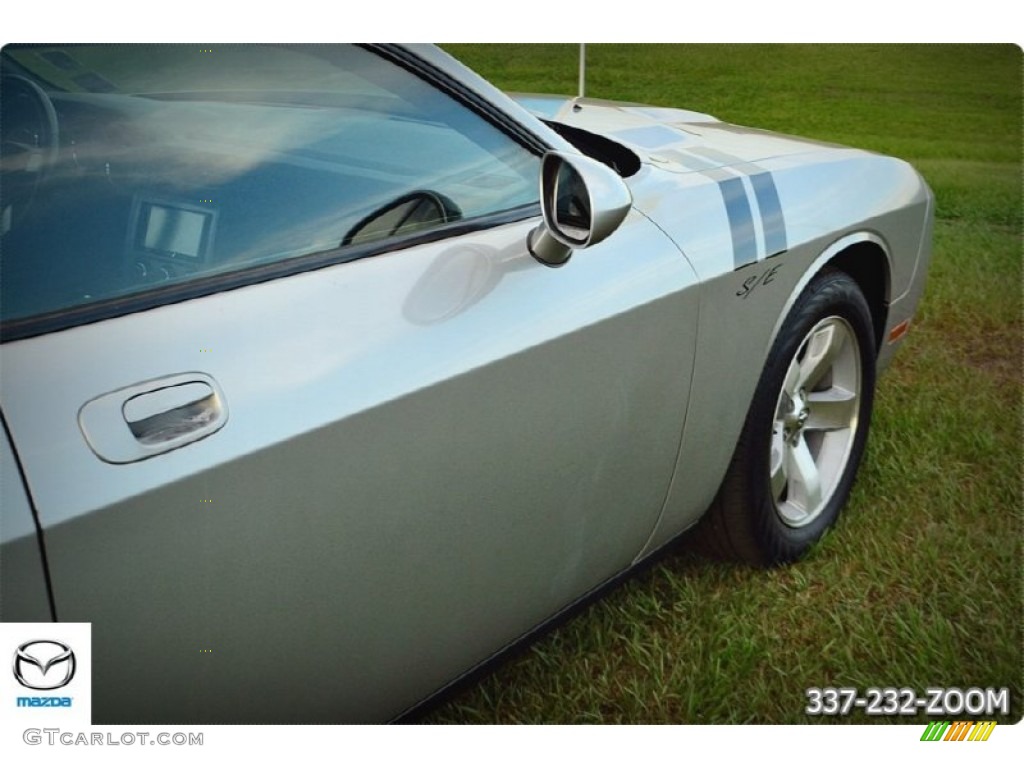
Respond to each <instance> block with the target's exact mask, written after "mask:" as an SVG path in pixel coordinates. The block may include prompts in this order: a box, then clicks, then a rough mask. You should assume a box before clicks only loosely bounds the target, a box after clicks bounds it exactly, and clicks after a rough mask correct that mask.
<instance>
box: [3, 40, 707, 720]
mask: <svg viewBox="0 0 1024 768" xmlns="http://www.w3.org/2000/svg"><path fill="white" fill-rule="evenodd" d="M170 49H175V50H170ZM42 53H48V54H49V59H48V60H49V61H51V62H52V61H55V60H60V61H63V60H62V59H60V58H59V57H58V56H57V52H55V51H51V50H49V49H47V50H44V51H42ZM64 53H65V55H67V56H68V57H69V58H70V59H71V60H72V61H73V62H74V65H75V66H77V67H80V68H81V69H83V70H89V72H90V74H91V75H93V78H92V79H91V80H88V81H87V82H90V83H96V82H98V81H97V78H99V79H101V80H103V81H105V82H108V83H113V84H117V83H118V75H120V76H121V77H122V78H123V79H124V80H128V79H130V78H131V77H138V78H139V79H140V80H146V83H145V84H144V86H134V87H133V88H129V87H125V88H124V91H123V92H117V91H111V89H110V88H106V87H104V88H103V89H93V90H88V89H85V90H81V89H80V90H74V88H73V87H72V86H69V85H67V84H66V83H65V84H64V85H63V87H62V81H59V80H55V81H50V80H45V79H44V78H42V76H40V77H39V80H40V82H41V83H42V84H41V86H40V87H41V89H42V90H44V91H45V92H48V93H49V94H50V101H52V103H53V105H54V113H55V114H56V115H57V119H58V120H59V121H61V123H62V124H61V127H62V128H63V129H64V130H62V131H61V136H68V137H73V140H74V141H75V145H74V146H75V150H74V151H73V152H71V151H69V149H68V146H67V145H65V144H63V143H62V144H61V145H60V146H59V148H58V149H57V150H56V152H57V157H56V159H55V160H54V161H53V162H52V163H51V164H50V165H49V167H48V169H47V172H46V174H45V177H42V176H43V175H42V174H41V178H38V179H29V180H27V181H26V180H25V179H22V181H23V182H24V183H26V184H30V185H31V186H32V187H33V189H32V197H31V199H30V201H29V202H28V203H25V202H23V201H21V200H15V201H14V202H13V203H12V202H11V200H10V199H8V200H7V201H5V203H4V204H5V205H6V206H9V207H12V214H11V216H10V218H11V221H12V222H13V223H12V224H11V226H10V227H9V228H8V231H6V232H5V235H4V237H5V246H6V247H7V248H8V251H7V254H8V255H5V259H4V264H3V267H4V277H5V278H7V286H8V291H9V293H8V294H7V295H8V296H10V297H13V298H11V301H5V306H6V307H10V311H11V312H14V313H21V314H20V315H18V314H15V316H13V317H8V318H7V320H8V322H7V325H6V332H5V343H4V344H3V347H2V364H3V369H2V370H3V375H2V379H0V403H2V408H3V414H4V417H5V419H6V420H7V423H8V426H9V430H10V435H11V440H12V443H13V445H14V447H15V449H16V450H17V453H18V456H19V458H20V460H21V464H22V466H23V469H24V476H25V479H26V484H27V487H28V491H29V494H30V496H31V499H32V503H33V504H34V506H35V509H36V512H37V515H38V519H39V521H40V524H41V527H42V531H43V539H44V541H45V548H46V557H47V562H48V565H49V575H50V581H51V587H52V592H53V599H54V603H55V609H56V614H57V619H58V620H60V621H90V622H92V627H93V656H94V670H93V697H94V700H93V713H94V718H95V720H96V721H97V722H125V723H129V722H131V723H138V722H157V723H158V722H210V723H215V722H354V721H368V720H370V721H372V720H379V719H386V718H389V717H393V716H395V715H397V714H399V713H401V712H402V711H403V710H404V709H406V708H408V707H410V706H412V705H414V704H415V703H416V702H417V701H419V700H420V699H421V698H422V697H423V696H425V695H427V694H429V693H430V692H431V691H434V690H436V689H438V688H440V687H441V686H443V685H444V684H445V683H447V682H449V681H450V680H452V679H453V678H455V677H456V676H458V675H459V674H461V673H463V672H465V671H466V670H468V669H469V668H471V667H472V666H473V665H475V664H477V663H479V662H481V661H483V660H485V659H486V658H487V657H488V656H490V655H491V654H493V653H494V652H496V651H497V650H499V649H500V648H501V647H503V646H505V645H507V644H508V643H510V642H512V641H514V640H515V639H516V638H517V637H519V636H521V635H522V634H523V633H524V632H526V631H528V630H529V629H530V628H531V627H533V626H535V625H537V624H538V623H539V622H541V621H543V620H544V619H545V618H547V617H550V616H551V615H552V614H554V613H556V612H557V611H559V610H560V609H562V608H564V607H565V606H567V605H568V604H570V603H571V602H572V601H573V600H575V599H576V598H578V597H579V596H580V595H582V594H584V593H585V592H586V591H588V590H590V589H592V588H594V587H595V586H596V585H598V584H600V583H601V582H602V581H604V580H606V579H607V578H609V577H610V576H612V575H614V574H615V573H616V572H618V571H620V570H622V569H623V568H625V567H627V566H628V565H629V564H630V563H631V562H632V561H633V559H634V558H635V557H636V556H637V555H638V553H639V552H640V551H641V550H642V549H643V546H644V543H645V541H646V540H647V538H648V536H649V535H650V533H651V531H652V530H653V528H654V525H655V523H656V520H657V518H658V515H659V513H660V509H661V505H662V502H663V499H664V497H665V494H666V490H667V487H668V483H669V480H670V478H671V472H672V467H673V466H674V463H675V459H676V452H677V450H678V445H679V439H680V433H681V427H682V422H683V417H684V414H685V409H686V401H687V395H688V382H689V377H690V368H691V365H692V359H693V343H694V332H695V328H696V306H697V305H696V295H695V290H693V285H694V280H695V278H694V274H693V272H692V270H691V269H690V268H689V266H688V265H687V263H686V261H685V260H684V259H683V258H682V256H681V254H680V253H679V252H678V250H677V249H676V248H675V247H673V246H672V245H671V243H670V242H669V241H668V240H667V239H666V238H665V237H664V236H663V234H662V233H661V232H660V230H658V229H657V228H656V227H655V226H654V225H652V224H651V223H650V222H649V221H648V220H647V219H645V218H644V217H643V216H641V215H640V214H638V213H636V212H631V213H630V214H629V216H628V218H627V219H626V221H625V222H624V224H623V225H622V226H621V228H620V230H619V231H618V232H616V233H615V234H614V235H613V236H612V237H611V238H609V239H608V240H607V241H605V242H604V243H601V244H599V245H597V246H594V247H593V248H591V249H588V250H587V251H585V252H580V253H579V254H577V255H576V256H575V257H574V258H573V259H572V260H571V261H570V263H569V264H568V265H566V266H565V267H563V268H561V269H551V268H549V267H546V266H544V265H542V264H540V263H538V262H537V261H535V260H534V259H533V258H532V257H531V256H530V254H529V252H528V251H527V248H526V243H527V235H528V233H529V232H530V230H531V229H532V228H534V227H535V226H536V225H537V223H538V221H539V219H538V215H537V207H536V203H535V198H536V167H537V164H538V163H539V157H538V156H537V152H536V149H535V148H532V147H524V146H523V142H522V140H521V138H517V137H515V136H513V135H511V133H510V132H509V130H508V128H507V127H506V126H504V125H502V124H500V121H497V123H498V124H496V121H494V120H493V119H485V118H484V117H483V116H482V115H481V114H479V113H477V112H475V111H474V110H473V109H471V108H470V107H469V106H467V105H466V103H464V101H462V100H459V99H456V98H453V97H452V96H450V95H448V94H447V93H446V92H445V89H444V88H443V87H442V84H439V83H438V82H437V81H436V80H435V81H430V82H428V81H427V80H425V79H423V78H422V77H421V73H418V72H416V71H415V67H414V66H410V65H409V64H408V63H406V65H405V66H404V67H400V66H397V65H396V64H395V63H393V62H391V61H387V60H385V59H384V58H381V57H380V56H378V55H376V53H374V52H371V51H368V50H361V49H357V50H356V52H355V54H354V55H350V54H345V56H344V57H341V58H337V59H336V58H332V57H333V54H332V53H329V54H325V53H324V52H323V50H321V49H319V48H318V49H317V50H314V51H310V50H307V49H292V48H288V49H284V50H283V52H282V51H281V50H277V49H274V50H269V51H265V50H263V49H260V50H258V51H254V50H253V49H251V48H245V49H244V50H243V49H242V48H239V49H237V50H232V51H231V52H230V55H227V54H225V55H224V56H223V58H222V60H221V61H220V64H219V66H221V67H222V68H223V69H222V70H221V71H219V72H218V73H217V75H216V77H215V78H214V80H216V82H215V83H213V84H211V83H210V82H209V81H208V80H202V81H201V82H200V81H199V80H197V79H196V78H198V75H197V74H196V73H197V72H201V71H202V70H201V69H200V64H199V63H197V56H196V55H195V53H194V52H191V51H187V50H184V49H183V48H182V49H181V50H178V47H175V46H170V47H166V46H164V47H161V50H159V51H156V52H152V51H146V50H141V51H140V50H138V49H132V50H129V52H127V53H125V52H121V53H120V54H117V52H108V55H109V56H110V57H115V54H116V55H121V56H127V57H128V59H129V61H128V62H127V63H128V64H132V65H133V66H134V67H136V68H138V69H141V70H142V72H141V74H138V73H135V70H132V71H131V72H129V69H128V66H127V64H124V65H123V68H122V69H119V67H121V66H122V65H119V64H117V63H116V62H115V63H111V61H112V60H113V58H100V57H97V56H96V53H95V51H78V50H72V51H64ZM35 55H37V57H38V56H39V55H40V52H39V51H35ZM154 56H158V57H165V58H162V59H160V64H161V65H163V66H164V70H163V72H164V74H163V75H161V74H160V71H158V69H159V68H158V67H157V66H156V65H147V64H146V62H147V61H150V62H152V57H154ZM267 57H276V58H275V59H274V66H273V67H271V66H269V64H267V62H266V59H267ZM43 58H44V59H46V57H45V56H44V57H43ZM353 61H356V63H355V64H352V62H353ZM260 62H262V63H263V66H261V65H260ZM15 65H17V66H18V67H19V69H18V72H19V76H23V77H25V78H29V79H30V77H31V75H32V74H33V69H32V66H33V65H32V62H31V61H30V57H28V56H22V57H21V58H19V59H17V60H16V62H15V64H12V65H11V66H12V67H13V66H15ZM39 66H40V68H42V65H39ZM147 66H150V69H148V70H147ZM289 68H290V69H289ZM168 72H169V73H170V74H167V73H168ZM353 72H355V73H356V74H357V75H358V78H356V79H355V80H353V77H354V76H353V75H352V73H353ZM268 73H269V74H268ZM300 75H301V77H300ZM314 75H315V77H314ZM161 77H164V78H165V79H167V80H171V81H173V82H158V81H160V78H161ZM317 77H318V78H320V79H319V80H317V79H316V78H317ZM147 78H148V79H147ZM260 78H266V79H268V80H273V83H267V82H264V81H263V80H261V79H260ZM289 79H293V80H295V81H301V82H302V83H303V87H304V90H303V91H302V92H301V93H299V91H298V90H292V91H288V90H286V89H285V86H286V85H287V84H288V81H289ZM438 79H442V80H443V78H438ZM193 81H195V82H193ZM239 83H243V84H244V85H245V87H244V88H242V87H241V85H240V84H239ZM311 83H312V84H311ZM353 83H355V85H353ZM143 87H144V88H146V89H148V90H146V91H145V95H144V96H143V97H140V96H139V95H138V93H137V92H136V91H137V90H139V89H142V88H143ZM161 89H162V90H161ZM318 89H319V90H318ZM375 89H377V90H375ZM378 90H379V91H380V92H378ZM243 91H244V93H243ZM240 93H241V94H242V95H241V96H240V95H239V94H240ZM339 94H343V95H345V96H346V97H348V98H355V97H353V96H352V94H356V96H358V99H360V101H359V112H358V115H355V114H353V112H352V111H351V109H350V106H349V105H348V104H347V103H342V101H340V99H341V96H340V95H339ZM203 121H205V123H204V122H203ZM204 126H205V127H204ZM132 140H134V141H136V142H138V143H136V144H131V143H130V142H131V141H132ZM126 142H129V143H127V144H126ZM73 155H74V156H73ZM75 174H78V175H77V176H76V175H75ZM108 185H109V186H108ZM19 206H21V207H20V209H19ZM56 222H59V226H58V225H57V224H56ZM33 227H36V228H37V229H38V230H39V231H38V232H37V231H36V230H34V229H33ZM55 229H56V230H58V231H57V232H56V233H55V232H54V230H55ZM43 254H45V255H46V258H42V256H43ZM83 262H85V263H84V264H83ZM43 282H45V284H44V285H40V283H43ZM11 302H13V307H12V306H11ZM12 329H13V330H12Z"/></svg>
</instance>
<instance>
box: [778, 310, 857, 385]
mask: <svg viewBox="0 0 1024 768" xmlns="http://www.w3.org/2000/svg"><path fill="white" fill-rule="evenodd" d="M845 341H846V334H845V333H844V332H843V330H842V327H841V326H839V325H838V324H836V323H829V324H828V325H825V326H822V327H821V328H819V329H818V330H817V331H815V332H814V335H812V336H811V338H810V339H808V340H807V353H806V354H805V355H804V359H803V360H802V361H801V362H800V374H799V377H798V379H799V381H798V386H799V387H801V388H803V389H807V390H810V389H812V388H813V387H814V385H815V384H817V383H818V382H819V381H821V380H822V378H824V376H825V374H826V373H828V371H829V369H830V368H831V367H832V363H833V361H834V360H835V359H836V357H838V355H839V353H840V352H841V351H842V349H843V342H845ZM787 379H788V374H787Z"/></svg>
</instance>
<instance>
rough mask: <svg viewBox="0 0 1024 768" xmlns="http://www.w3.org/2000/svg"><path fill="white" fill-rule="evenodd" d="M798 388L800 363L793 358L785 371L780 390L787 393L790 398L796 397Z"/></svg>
mask: <svg viewBox="0 0 1024 768" xmlns="http://www.w3.org/2000/svg"><path fill="white" fill-rule="evenodd" d="M799 388H800V363H799V362H798V361H797V360H796V359H795V358H794V359H793V362H791V363H790V364H789V370H788V371H786V380H785V381H783V382H782V391H783V392H785V393H786V394H787V395H789V397H790V399H793V398H795V397H796V393H797V390H798V389H799Z"/></svg>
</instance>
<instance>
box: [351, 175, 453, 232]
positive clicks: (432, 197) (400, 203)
mask: <svg viewBox="0 0 1024 768" xmlns="http://www.w3.org/2000/svg"><path fill="white" fill-rule="evenodd" d="M461 218H462V211H461V210H460V209H459V206H457V205H456V204H455V203H454V202H453V201H452V199H451V198H450V197H448V196H447V195H442V194H441V193H440V192H435V191H433V190H431V189H420V190H416V191H415V192H409V193H408V194H405V195H402V196H401V197H398V198H395V199H394V200H392V201H391V202H389V203H386V204H385V205H382V206H381V207H380V208H378V209H377V210H375V211H373V212H372V213H371V214H370V215H369V216H366V217H365V218H363V219H362V220H360V221H359V223H357V224H356V225H355V226H354V227H352V229H350V230H349V231H348V233H347V234H346V235H345V238H344V239H343V240H342V241H341V244H342V245H352V244H358V243H364V242H367V241H370V240H379V239H381V238H385V237H394V236H395V235H405V234H409V233H410V232H415V231H416V230H418V229H424V228H427V227H431V226H435V225H438V224H447V223H448V222H450V221H458V220H459V219H461Z"/></svg>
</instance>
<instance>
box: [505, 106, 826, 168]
mask: <svg viewBox="0 0 1024 768" xmlns="http://www.w3.org/2000/svg"><path fill="white" fill-rule="evenodd" d="M509 95H510V96H511V97H512V98H513V99H514V100H515V101H517V102H518V103H519V104H520V105H521V106H522V107H524V108H525V109H527V110H529V111H530V112H531V113H533V114H534V115H535V116H536V117H538V118H540V119H541V120H545V121H552V122H556V123H562V124H564V125H570V126H573V127H575V128H582V129H583V130H586V131H590V132H591V133H597V134H601V135H603V136H606V137H608V138H610V139H612V140H614V141H616V142H618V143H620V144H622V145H624V146H626V147H628V148H629V149H630V150H632V151H633V152H634V153H636V155H637V156H638V157H639V158H640V161H641V162H645V163H654V164H656V165H658V166H659V167H661V168H663V169H665V170H676V171H680V172H686V171H705V170H708V169H709V168H714V167H721V166H726V165H735V164H736V163H740V162H755V161H758V160H765V159H767V158H771V157H780V156H786V155H797V154H804V153H807V152H817V151H820V150H821V149H822V148H825V147H830V148H834V147H838V146H839V145H836V144H828V143H825V142H819V141H812V140H809V139H803V138H799V137H796V136H787V135H784V134H779V133H773V132H771V131H763V130H759V129H756V128H746V127H743V126H739V125H732V124H730V123H724V122H722V121H720V120H718V119H717V118H715V117H712V116H711V115H707V114H704V113H702V112H692V111H689V110H685V109H673V108H670V107H652V106H647V105H644V104H630V103H627V102H617V101H605V100H602V99H586V98H584V99H577V98H571V97H568V96H549V95H540V94H518V93H513V94H509ZM844 149H845V147H844Z"/></svg>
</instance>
